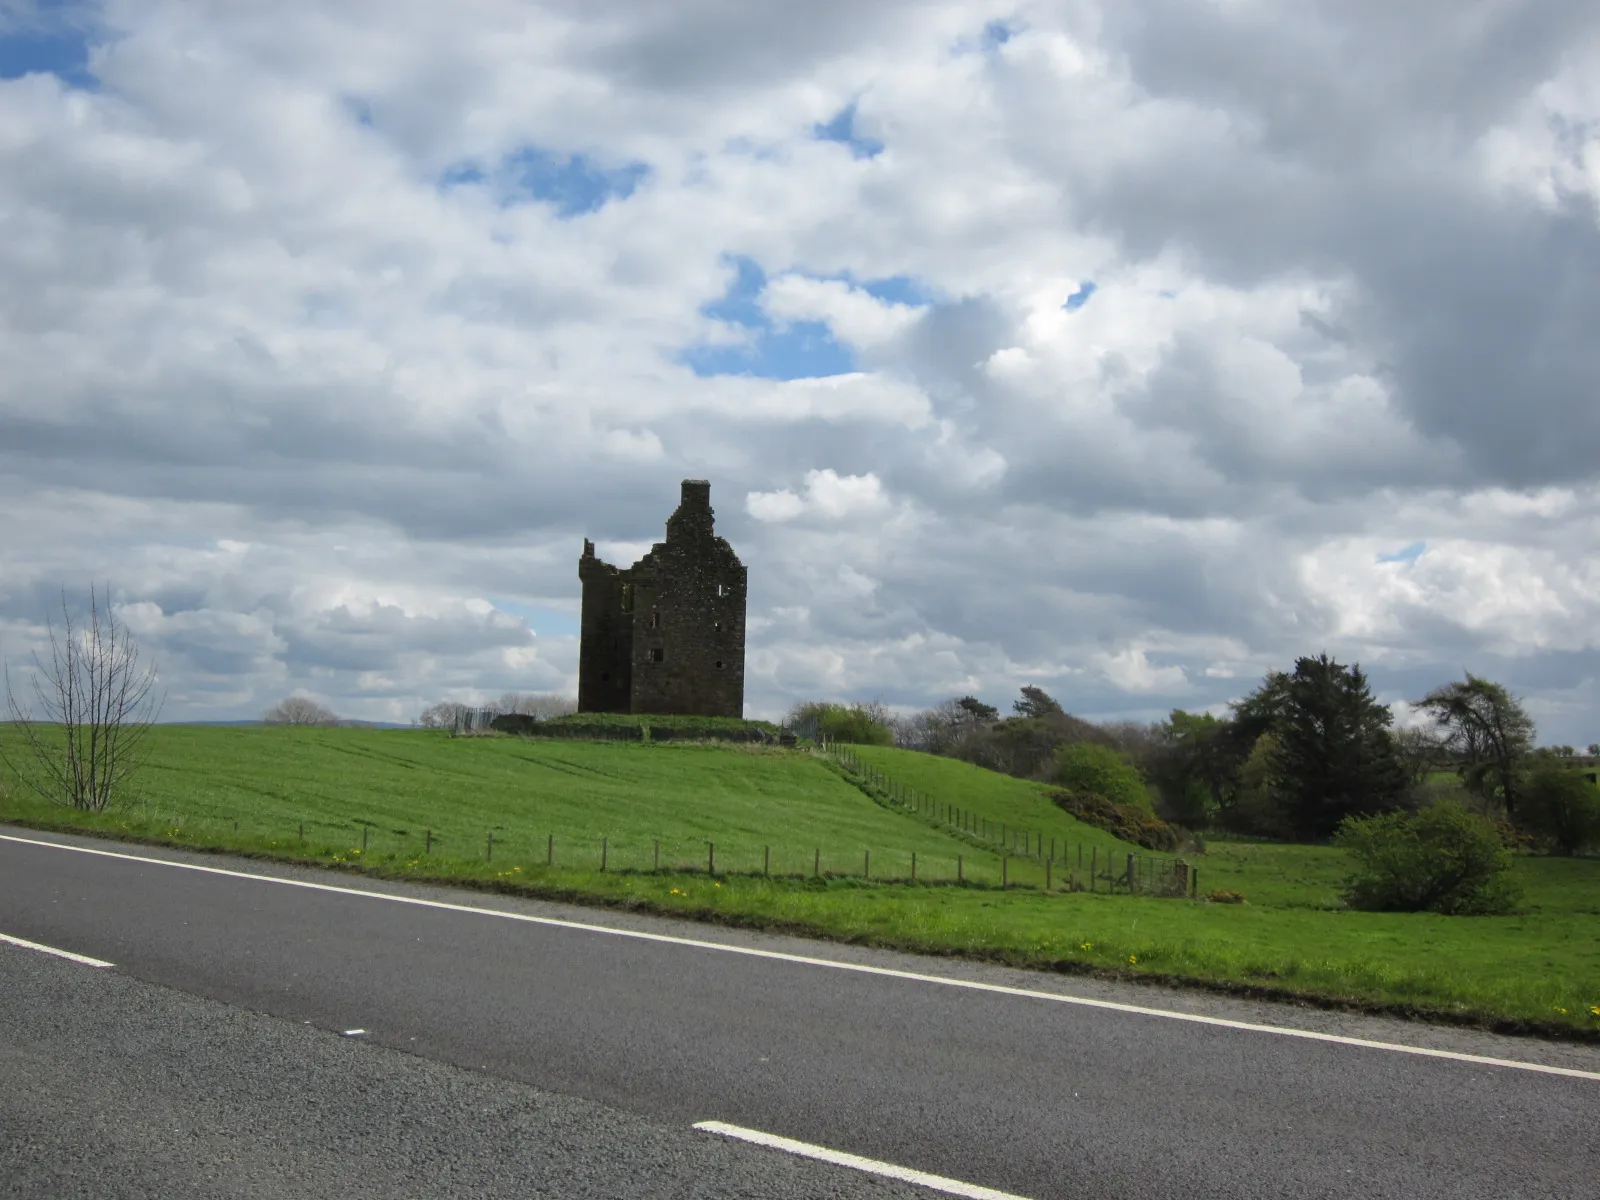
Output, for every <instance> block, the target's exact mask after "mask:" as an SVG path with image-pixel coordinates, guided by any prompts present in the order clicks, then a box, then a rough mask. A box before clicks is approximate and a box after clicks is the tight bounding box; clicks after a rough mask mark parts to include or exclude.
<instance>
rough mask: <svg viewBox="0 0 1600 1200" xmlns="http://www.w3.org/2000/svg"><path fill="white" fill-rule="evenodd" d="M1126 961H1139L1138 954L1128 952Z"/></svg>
mask: <svg viewBox="0 0 1600 1200" xmlns="http://www.w3.org/2000/svg"><path fill="white" fill-rule="evenodd" d="M1128 961H1129V962H1131V963H1136V962H1138V961H1139V956H1138V955H1137V954H1130V955H1128Z"/></svg>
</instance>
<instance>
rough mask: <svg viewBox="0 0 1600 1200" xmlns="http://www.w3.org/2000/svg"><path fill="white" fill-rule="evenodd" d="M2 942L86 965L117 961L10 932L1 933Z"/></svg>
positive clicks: (102, 965) (107, 965) (95, 965)
mask: <svg viewBox="0 0 1600 1200" xmlns="http://www.w3.org/2000/svg"><path fill="white" fill-rule="evenodd" d="M0 942H5V943H6V944H7V945H8V946H21V947H22V948H23V949H24V950H37V951H38V952H39V953H40V954H54V955H55V956H56V957H57V958H65V959H68V960H70V961H72V962H75V963H82V964H83V965H84V966H86V967H114V966H116V965H117V964H116V963H108V962H106V960H105V959H103V958H90V957H89V956H88V955H87V954H74V953H73V952H72V951H71V950H58V949H56V948H55V947H54V946H46V945H44V944H43V943H42V942H30V941H28V939H27V938H19V937H12V936H11V935H10V934H9V933H0Z"/></svg>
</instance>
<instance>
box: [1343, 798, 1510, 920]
mask: <svg viewBox="0 0 1600 1200" xmlns="http://www.w3.org/2000/svg"><path fill="white" fill-rule="evenodd" d="M1334 844H1335V845H1336V846H1340V847H1342V848H1343V849H1344V850H1346V851H1348V852H1349V854H1350V855H1351V857H1352V858H1354V859H1355V860H1356V869H1355V871H1354V872H1353V873H1352V874H1351V876H1350V877H1349V879H1348V880H1346V882H1345V902H1346V903H1347V904H1349V906H1350V907H1351V908H1359V909H1365V910H1367V911H1369V912H1436V913H1444V914H1446V915H1448V916H1469V915H1485V914H1491V913H1505V912H1509V911H1510V910H1511V908H1512V906H1513V905H1515V903H1516V901H1517V899H1518V894H1517V890H1516V887H1515V885H1514V884H1513V883H1512V881H1511V879H1510V878H1509V877H1508V876H1507V874H1506V872H1507V871H1508V870H1509V869H1510V867H1511V852H1510V851H1509V850H1507V849H1506V847H1505V845H1504V843H1502V841H1501V840H1500V835H1499V834H1498V833H1497V832H1496V830H1495V828H1494V825H1493V824H1492V823H1491V822H1489V821H1488V820H1486V819H1485V818H1483V817H1481V816H1479V815H1478V814H1476V813H1473V812H1468V811H1467V810H1466V809H1465V808H1463V807H1462V806H1461V805H1459V804H1454V803H1451V802H1448V801H1446V802H1443V803H1440V804H1434V805H1431V806H1430V807H1428V808H1424V809H1421V810H1419V811H1417V812H1392V813H1384V814H1383V815H1381V816H1376V817H1347V818H1345V820H1344V821H1343V822H1341V823H1340V825H1339V829H1338V832H1337V833H1336V834H1335V835H1334Z"/></svg>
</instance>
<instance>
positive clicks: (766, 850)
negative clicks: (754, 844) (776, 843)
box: [761, 846, 772, 875]
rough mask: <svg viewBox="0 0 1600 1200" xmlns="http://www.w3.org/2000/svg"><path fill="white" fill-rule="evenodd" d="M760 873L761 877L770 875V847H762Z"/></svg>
mask: <svg viewBox="0 0 1600 1200" xmlns="http://www.w3.org/2000/svg"><path fill="white" fill-rule="evenodd" d="M761 873H762V874H763V875H771V874H772V847H771V846H763V847H762V848H761Z"/></svg>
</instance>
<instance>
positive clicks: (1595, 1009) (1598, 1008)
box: [1589, 1004, 1600, 1017]
mask: <svg viewBox="0 0 1600 1200" xmlns="http://www.w3.org/2000/svg"><path fill="white" fill-rule="evenodd" d="M1589 1013H1590V1015H1591V1016H1596V1017H1600V1004H1591V1005H1590V1006H1589Z"/></svg>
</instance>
